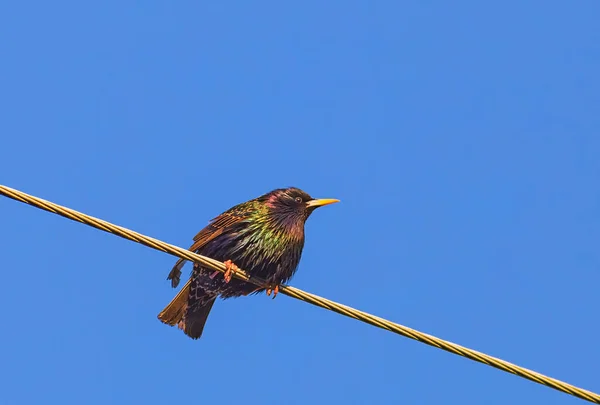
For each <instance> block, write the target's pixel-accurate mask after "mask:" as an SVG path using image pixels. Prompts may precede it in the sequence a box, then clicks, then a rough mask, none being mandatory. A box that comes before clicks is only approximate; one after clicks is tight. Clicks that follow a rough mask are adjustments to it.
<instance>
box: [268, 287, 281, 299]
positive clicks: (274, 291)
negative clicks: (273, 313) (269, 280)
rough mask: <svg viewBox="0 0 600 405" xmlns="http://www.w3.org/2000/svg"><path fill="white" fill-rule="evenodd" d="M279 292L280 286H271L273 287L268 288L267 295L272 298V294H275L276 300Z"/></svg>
mask: <svg viewBox="0 0 600 405" xmlns="http://www.w3.org/2000/svg"><path fill="white" fill-rule="evenodd" d="M278 292H279V285H278V284H277V285H275V286H271V287H267V295H268V296H269V297H270V296H271V293H273V299H275V297H277V293H278Z"/></svg>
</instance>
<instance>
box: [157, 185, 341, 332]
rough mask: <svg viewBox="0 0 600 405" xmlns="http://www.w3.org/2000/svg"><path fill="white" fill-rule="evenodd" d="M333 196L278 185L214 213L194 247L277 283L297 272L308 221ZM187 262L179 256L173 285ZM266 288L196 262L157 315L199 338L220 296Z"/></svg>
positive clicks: (228, 296) (255, 291)
mask: <svg viewBox="0 0 600 405" xmlns="http://www.w3.org/2000/svg"><path fill="white" fill-rule="evenodd" d="M333 202H337V200H316V199H313V198H312V197H311V196H309V195H308V194H307V193H305V192H304V191H302V190H300V189H298V188H295V187H289V188H286V189H277V190H273V191H271V192H269V193H267V194H264V195H262V196H260V197H258V198H255V199H253V200H250V201H247V202H244V203H241V204H239V205H236V206H235V207H233V208H230V209H229V210H227V211H225V212H224V213H222V214H221V215H219V216H218V217H216V218H214V219H213V220H212V221H211V223H210V224H209V225H208V226H207V227H205V228H204V229H202V230H201V231H200V232H199V233H198V234H197V235H196V236H195V237H194V244H193V245H192V246H191V247H190V249H189V250H191V251H194V252H196V253H198V254H201V255H204V256H208V257H211V258H213V259H215V260H219V261H222V262H225V261H227V260H231V261H232V262H233V263H235V264H236V265H237V266H239V267H240V268H242V269H244V270H245V271H246V272H247V273H248V274H249V275H251V276H256V277H260V278H262V279H265V280H266V281H267V282H268V283H269V284H271V285H274V286H278V285H279V284H283V283H285V282H287V281H288V280H289V279H290V278H291V277H292V276H293V275H294V273H295V272H296V269H297V267H298V263H299V262H300V258H301V256H302V249H303V247H304V223H305V222H306V220H307V219H308V217H309V216H310V214H311V213H312V212H313V210H314V209H315V208H317V207H319V206H322V205H326V204H331V203H333ZM184 264H185V261H184V260H182V259H180V260H179V261H178V262H177V263H176V264H175V266H174V267H173V269H172V270H171V272H170V273H169V277H168V279H169V280H171V284H172V286H173V287H177V285H178V284H179V281H180V277H181V268H182V267H183V265H184ZM264 290H265V289H264V288H258V287H256V286H255V285H254V284H251V283H247V282H244V281H242V280H239V279H236V278H233V279H231V281H229V282H227V281H226V280H225V278H224V277H223V275H221V274H219V273H215V272H214V270H211V269H208V268H204V267H202V266H200V265H198V264H194V269H193V271H192V275H191V277H190V279H189V280H188V282H187V283H186V285H185V286H184V287H183V288H182V289H181V291H180V292H179V293H178V294H177V296H176V297H175V298H174V299H173V300H172V301H171V302H170V303H169V305H167V307H166V308H165V309H164V310H163V311H162V312H161V313H160V314H159V316H158V318H159V319H160V320H161V321H162V322H164V323H166V324H169V325H175V324H178V325H179V327H180V328H181V329H182V330H183V331H184V332H185V333H186V334H187V335H188V336H190V337H191V338H194V339H197V338H199V337H200V336H201V335H202V331H203V329H204V324H205V322H206V319H207V317H208V314H209V313H210V310H211V308H212V306H213V304H214V302H215V300H216V298H217V297H219V296H220V297H221V298H223V299H227V298H233V297H239V296H244V295H248V294H252V293H259V292H262V291H264Z"/></svg>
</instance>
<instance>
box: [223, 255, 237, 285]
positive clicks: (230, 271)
mask: <svg viewBox="0 0 600 405" xmlns="http://www.w3.org/2000/svg"><path fill="white" fill-rule="evenodd" d="M225 268H226V269H227V270H225V274H223V277H224V278H225V282H226V283H229V282H230V281H231V279H232V278H233V275H234V274H235V273H236V272H237V271H239V270H240V268H239V267H238V266H236V265H235V263H233V262H232V261H231V260H227V261H226V262H225Z"/></svg>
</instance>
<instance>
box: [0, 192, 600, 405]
mask: <svg viewBox="0 0 600 405" xmlns="http://www.w3.org/2000/svg"><path fill="white" fill-rule="evenodd" d="M0 195H4V196H6V197H8V198H11V199H13V200H16V201H20V202H23V203H25V204H29V205H31V206H34V207H36V208H39V209H42V210H45V211H48V212H51V213H54V214H57V215H60V216H62V217H65V218H68V219H71V220H73V221H76V222H80V223H83V224H85V225H89V226H91V227H93V228H96V229H99V230H101V231H104V232H108V233H111V234H113V235H117V236H120V237H122V238H124V239H128V240H131V241H133V242H137V243H141V244H142V245H145V246H148V247H150V248H152V249H156V250H159V251H162V252H165V253H168V254H170V255H173V256H177V257H180V258H183V259H187V260H189V261H192V262H196V263H199V264H202V265H203V266H206V267H209V268H211V269H213V270H217V271H220V272H222V273H224V272H225V271H226V268H225V264H224V263H222V262H220V261H217V260H214V259H211V258H210V257H206V256H202V255H199V254H196V253H194V252H191V251H189V250H187V249H183V248H180V247H178V246H175V245H171V244H169V243H166V242H163V241H160V240H158V239H155V238H151V237H149V236H146V235H142V234H140V233H138V232H135V231H132V230H130V229H127V228H124V227H121V226H118V225H114V224H112V223H110V222H107V221H104V220H101V219H98V218H95V217H92V216H90V215H86V214H83V213H81V212H78V211H75V210H73V209H71V208H67V207H64V206H61V205H58V204H55V203H52V202H50V201H46V200H43V199H41V198H38V197H34V196H32V195H29V194H26V193H24V192H22V191H19V190H15V189H13V188H10V187H7V186H3V185H1V184H0ZM234 277H236V278H239V279H241V280H244V281H247V282H250V283H253V284H255V285H257V286H259V287H263V286H265V285H266V283H265V280H262V279H260V278H257V277H250V276H248V274H247V273H246V272H245V271H243V269H240V270H239V271H236V272H235V273H234ZM279 293H281V294H284V295H287V296H290V297H293V298H296V299H298V300H301V301H305V302H308V303H310V304H313V305H315V306H318V307H321V308H325V309H328V310H330V311H333V312H336V313H338V314H341V315H344V316H347V317H350V318H353V319H356V320H359V321H362V322H364V323H367V324H370V325H373V326H376V327H378V328H381V329H385V330H388V331H390V332H394V333H396V334H398V335H402V336H404V337H407V338H410V339H414V340H416V341H418V342H421V343H425V344H427V345H430V346H434V347H437V348H439V349H442V350H445V351H447V352H450V353H454V354H457V355H459V356H462V357H466V358H468V359H471V360H474V361H477V362H479V363H483V364H486V365H488V366H492V367H495V368H497V369H500V370H502V371H505V372H507V373H511V374H514V375H517V376H519V377H522V378H526V379H528V380H531V381H533V382H536V383H538V384H542V385H545V386H547V387H550V388H553V389H555V390H558V391H561V392H564V393H566V394H570V395H573V396H575V397H577V398H580V399H583V400H586V401H589V402H593V403H596V404H600V395H598V394H596V393H594V392H591V391H588V390H585V389H583V388H579V387H576V386H574V385H571V384H568V383H566V382H563V381H560V380H557V379H555V378H552V377H548V376H545V375H543V374H540V373H538V372H535V371H532V370H529V369H527V368H524V367H521V366H517V365H516V364H513V363H509V362H508V361H505V360H502V359H499V358H496V357H493V356H490V355H487V354H484V353H481V352H478V351H476V350H472V349H469V348H466V347H464V346H461V345H458V344H456V343H452V342H449V341H447V340H443V339H440V338H438V337H435V336H432V335H428V334H426V333H423V332H419V331H417V330H414V329H411V328H409V327H407V326H403V325H400V324H397V323H394V322H391V321H389V320H387V319H384V318H380V317H378V316H375V315H371V314H369V313H366V312H363V311H360V310H358V309H355V308H352V307H349V306H346V305H343V304H340V303H337V302H334V301H331V300H328V299H326V298H323V297H319V296H318V295H315V294H311V293H308V292H306V291H302V290H300V289H298V288H295V287H291V286H287V285H283V286H280V287H279Z"/></svg>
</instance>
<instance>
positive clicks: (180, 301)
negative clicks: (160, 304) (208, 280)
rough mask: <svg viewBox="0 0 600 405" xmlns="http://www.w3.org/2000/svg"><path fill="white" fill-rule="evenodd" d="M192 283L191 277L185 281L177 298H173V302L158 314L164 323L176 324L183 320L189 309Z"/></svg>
mask: <svg viewBox="0 0 600 405" xmlns="http://www.w3.org/2000/svg"><path fill="white" fill-rule="evenodd" d="M190 285H191V279H190V280H188V282H187V283H185V285H184V286H183V288H182V289H181V290H179V292H178V293H177V295H176V296H175V298H173V299H172V300H171V302H169V304H168V305H167V306H166V307H165V308H164V309H163V310H162V311H161V313H160V314H158V319H159V320H160V321H161V322H162V323H166V324H167V325H171V326H174V325H176V324H177V323H179V321H181V319H182V318H183V316H184V315H185V310H186V309H187V301H188V297H189V295H190Z"/></svg>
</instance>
